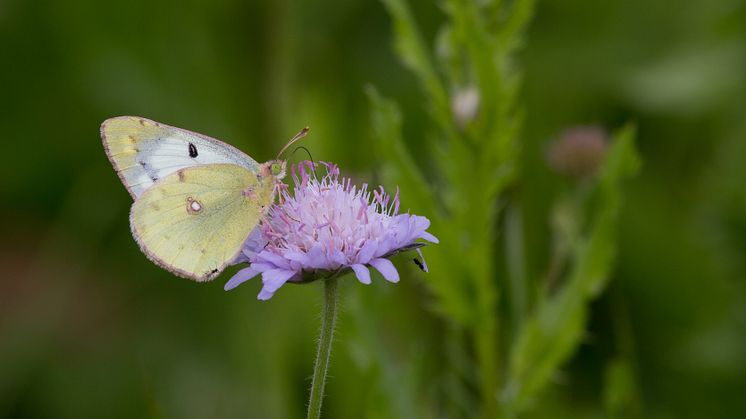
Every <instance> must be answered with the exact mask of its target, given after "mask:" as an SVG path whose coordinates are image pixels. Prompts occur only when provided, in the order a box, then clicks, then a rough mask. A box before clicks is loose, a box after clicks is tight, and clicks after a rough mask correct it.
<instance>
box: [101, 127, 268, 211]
mask: <svg viewBox="0 0 746 419" xmlns="http://www.w3.org/2000/svg"><path fill="white" fill-rule="evenodd" d="M101 137H102V139H103V142H104V148H105V149H106V153H107V155H108V156H109V160H111V162H112V164H113V165H114V168H115V169H116V170H117V172H118V174H119V177H120V178H121V179H122V182H123V183H124V185H125V186H126V187H127V189H128V190H129V192H130V194H131V195H132V196H133V198H137V197H139V196H140V195H141V194H142V193H143V192H144V191H145V190H146V189H148V188H149V187H151V186H152V185H153V184H154V183H155V182H156V181H158V179H161V178H163V177H166V176H168V175H169V174H171V173H174V172H176V171H177V170H179V169H184V168H187V167H193V166H199V165H204V164H221V163H227V164H235V165H237V166H241V167H243V168H245V169H247V170H249V171H251V172H253V173H257V172H258V170H259V163H257V162H256V161H254V160H253V159H252V158H251V157H249V156H247V155H246V154H244V153H243V152H241V151H240V150H238V149H237V148H235V147H233V146H231V145H229V144H226V143H224V142H222V141H218V140H216V139H214V138H210V137H207V136H205V135H202V134H197V133H195V132H191V131H187V130H183V129H180V128H176V127H171V126H168V125H164V124H161V123H158V122H155V121H151V120H149V119H145V118H139V117H132V116H122V117H117V118H111V119H107V120H106V121H104V123H103V124H102V125H101Z"/></svg>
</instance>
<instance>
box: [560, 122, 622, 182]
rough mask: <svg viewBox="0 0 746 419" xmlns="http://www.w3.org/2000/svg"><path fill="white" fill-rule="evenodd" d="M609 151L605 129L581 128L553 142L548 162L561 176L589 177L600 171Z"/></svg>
mask: <svg viewBox="0 0 746 419" xmlns="http://www.w3.org/2000/svg"><path fill="white" fill-rule="evenodd" d="M607 149H608V139H607V136H606V133H605V132H604V130H603V129H601V128H599V127H596V126H579V127H574V128H570V129H567V130H565V131H564V132H562V134H560V136H559V138H558V139H556V140H555V141H554V142H552V144H551V146H550V147H549V150H548V152H547V161H548V162H549V166H550V167H551V168H552V170H554V171H555V172H557V173H559V174H562V175H568V176H573V177H579V178H582V177H588V176H592V175H594V174H595V173H596V172H597V171H598V168H599V167H600V166H601V163H603V160H604V157H605V156H606V150H607Z"/></svg>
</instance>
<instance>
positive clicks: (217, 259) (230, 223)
mask: <svg viewBox="0 0 746 419" xmlns="http://www.w3.org/2000/svg"><path fill="white" fill-rule="evenodd" d="M271 187H273V185H268V184H263V183H262V182H261V181H260V180H259V178H258V177H257V176H256V175H255V174H254V173H252V172H251V171H249V170H247V169H245V168H243V167H241V166H237V165H234V164H210V165H204V166H195V167H189V168H184V169H179V170H177V171H176V172H174V173H172V174H170V175H167V176H165V177H163V178H162V179H160V180H158V181H157V182H155V184H154V185H152V186H151V187H150V188H148V189H146V190H145V191H144V192H142V194H141V195H140V196H139V198H138V199H137V200H136V201H135V203H134V204H133V205H132V212H131V214H130V223H131V226H132V233H133V235H134V236H135V239H136V240H137V242H138V244H139V245H140V247H141V248H142V250H143V252H145V254H146V255H148V257H149V258H150V259H152V260H153V261H154V262H156V263H157V264H158V265H160V266H162V267H164V268H165V269H168V270H169V271H172V272H174V273H176V274H178V275H180V276H184V277H187V278H191V279H195V280H197V281H206V280H209V279H212V278H213V277H215V276H217V275H218V274H219V273H220V272H221V271H222V270H223V268H225V266H226V264H227V263H229V262H230V261H232V260H233V259H234V258H235V257H236V255H237V254H238V252H239V251H240V249H241V246H242V245H243V243H244V241H245V240H246V238H247V237H248V236H249V233H250V232H251V230H252V229H253V228H254V227H255V226H256V225H257V224H258V222H259V219H260V218H261V216H262V214H263V213H264V211H265V208H266V207H267V206H268V205H269V204H270V203H271V199H272V194H271V189H270V188H271Z"/></svg>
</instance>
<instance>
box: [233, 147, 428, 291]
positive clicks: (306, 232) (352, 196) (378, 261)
mask: <svg viewBox="0 0 746 419" xmlns="http://www.w3.org/2000/svg"><path fill="white" fill-rule="evenodd" d="M322 165H323V167H324V169H325V172H326V173H325V174H324V176H323V177H322V178H321V179H320V180H319V179H317V178H316V176H315V175H314V174H315V172H314V169H315V168H316V167H321V166H322ZM291 173H292V177H293V181H294V183H295V188H294V193H293V195H290V193H289V192H288V191H287V190H286V189H285V190H281V191H280V199H279V203H278V204H276V205H274V206H273V207H272V208H271V209H270V211H269V213H268V214H267V217H266V218H265V219H264V221H263V222H262V224H261V226H259V227H257V228H256V229H255V230H254V231H253V232H252V233H251V235H250V236H249V238H248V239H247V240H246V243H245V244H244V248H243V250H242V252H241V255H240V256H239V257H238V258H237V259H236V261H235V263H245V262H248V263H250V266H249V267H247V268H244V269H242V270H240V271H238V272H237V273H236V274H235V275H234V276H233V277H232V278H231V279H230V280H229V281H228V282H227V283H226V284H225V290H226V291H227V290H231V289H233V288H235V287H237V286H238V285H240V284H241V283H243V282H245V281H248V280H249V279H251V278H253V277H255V276H257V275H259V274H262V281H263V283H264V287H263V288H262V291H261V292H260V293H259V299H260V300H267V299H269V298H271V297H272V295H273V294H274V293H275V291H277V290H278V289H279V288H280V287H281V286H282V285H283V284H285V283H286V282H310V281H313V280H316V279H325V278H331V277H334V276H338V275H341V274H343V273H346V272H348V271H350V270H352V271H353V272H354V273H355V275H356V276H357V279H358V280H359V281H360V282H362V283H363V284H370V272H369V271H368V268H369V267H371V266H372V267H374V268H376V269H377V270H378V271H379V272H380V273H381V275H383V277H384V278H385V279H386V280H388V281H391V282H398V281H399V273H398V272H397V270H396V268H395V267H394V265H393V264H392V263H391V262H390V261H389V260H388V259H386V258H387V257H389V256H392V255H394V254H396V253H399V252H402V251H406V250H412V249H416V250H417V252H419V253H420V257H422V253H421V252H420V249H419V248H420V247H422V246H423V245H424V243H422V242H418V241H417V240H418V239H424V240H426V241H429V242H433V243H437V242H438V239H437V238H435V236H433V235H432V234H430V233H428V232H427V231H426V230H427V228H428V227H429V226H430V220H428V219H427V218H425V217H420V216H417V215H412V214H399V213H398V212H399V192H398V190H397V192H396V194H395V195H394V196H393V198H392V197H391V195H389V194H387V193H386V192H385V191H384V190H383V187H380V188H378V189H373V190H369V189H368V185H363V186H362V187H360V188H358V187H357V186H356V185H352V182H351V181H350V179H348V178H340V177H339V168H338V167H337V166H335V165H333V164H330V163H324V162H322V163H321V164H315V163H312V162H309V161H305V162H301V163H299V164H298V165H296V166H293V167H292V168H291ZM422 267H423V270H425V271H427V265H425V264H424V261H423V264H422Z"/></svg>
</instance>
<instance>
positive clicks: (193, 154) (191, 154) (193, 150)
mask: <svg viewBox="0 0 746 419" xmlns="http://www.w3.org/2000/svg"><path fill="white" fill-rule="evenodd" d="M197 156H198V154H197V147H196V146H195V145H194V144H192V143H189V157H191V158H195V157H197Z"/></svg>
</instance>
